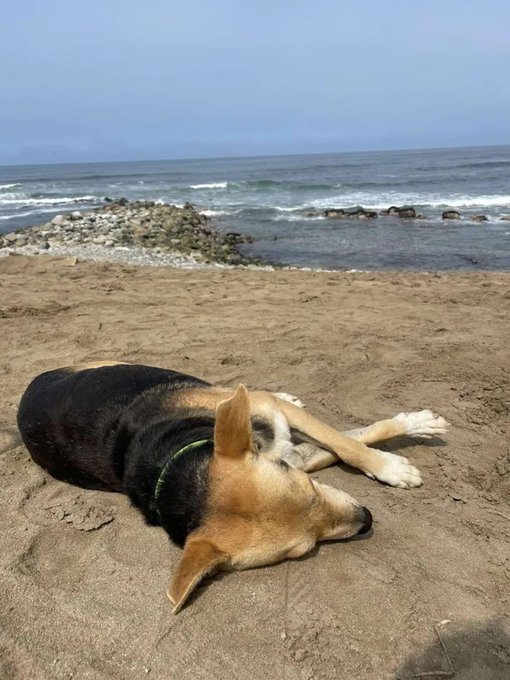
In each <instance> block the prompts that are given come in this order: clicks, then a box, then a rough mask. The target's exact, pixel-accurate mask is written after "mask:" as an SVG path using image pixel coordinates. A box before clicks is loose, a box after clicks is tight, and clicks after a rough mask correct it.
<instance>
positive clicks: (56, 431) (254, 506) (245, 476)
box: [18, 361, 447, 613]
mask: <svg viewBox="0 0 510 680" xmlns="http://www.w3.org/2000/svg"><path fill="white" fill-rule="evenodd" d="M18 428H19V432H20V434H21V438H22V440H23V442H24V444H25V446H26V447H27V449H28V451H29V452H30V455H31V456H32V458H33V460H34V461H35V462H36V463H38V464H39V465H40V466H42V467H43V468H44V469H45V470H47V471H48V472H49V473H50V474H51V475H52V476H53V477H55V478H57V479H59V480H63V481H66V482H70V483H71V484H76V485H78V486H81V487H85V488H89V489H102V490H105V491H117V492H120V493H124V494H127V495H128V496H129V498H130V499H131V501H132V503H133V504H134V505H135V506H136V507H137V508H139V509H140V511H141V512H142V513H143V516H144V517H145V519H146V521H147V522H148V523H149V524H151V525H158V526H161V527H163V529H164V530H165V531H166V532H167V534H168V535H169V537H170V539H171V540H172V541H173V542H174V543H176V544H177V545H178V546H180V547H181V548H183V552H182V556H181V558H180V561H179V563H178V565H177V567H176V570H175V572H174V574H173V576H172V578H171V580H170V582H169V586H168V591H167V594H168V597H169V598H170V600H171V602H172V603H173V611H174V612H175V613H177V612H178V611H179V610H180V609H181V608H182V606H183V605H184V603H185V602H186V600H187V599H188V598H189V596H190V594H191V593H192V591H193V589H194V588H195V587H196V586H197V584H198V583H199V582H200V581H201V580H202V579H203V578H204V576H206V575H207V574H210V573H211V572H213V571H216V570H230V569H246V568H249V567H258V566H262V565H268V564H273V563H276V562H279V561H281V560H284V559H287V558H297V557H300V556H302V555H304V554H305V553H307V552H309V551H310V550H312V549H313V547H314V546H315V545H316V543H317V542H318V541H325V540H334V539H346V538H350V537H353V536H356V535H360V534H366V533H367V532H368V531H369V530H370V528H371V525H372V515H371V513H370V511H369V510H368V509H367V508H365V507H364V506H362V505H361V504H360V503H358V502H357V501H356V500H354V498H351V496H349V495H348V494H346V493H344V492H343V491H340V490H338V489H335V488H333V487H331V486H328V485H325V484H320V483H318V482H317V481H315V480H313V479H311V478H310V477H309V475H308V474H307V473H309V472H313V471H316V470H320V469H322V468H324V467H326V466H328V465H332V464H333V463H336V462H337V461H338V460H339V459H340V460H343V461H344V462H346V463H348V464H349V465H351V466H353V467H355V468H358V469H359V470H361V471H363V472H364V473H365V474H366V475H367V476H368V477H370V478H372V479H378V480H379V481H381V482H384V483H386V484H389V485H391V486H395V487H400V488H403V489H410V488H412V487H418V486H420V485H421V484H422V478H421V475H420V473H419V471H418V470H417V469H416V468H415V467H414V466H412V465H411V464H410V463H409V461H408V460H407V459H406V458H404V457H402V456H398V455H395V454H393V453H389V452H385V451H380V450H377V449H373V448H369V447H368V446H367V445H368V444H373V443H374V442H380V441H384V440H387V439H390V438H392V437H396V436H400V435H410V436H412V437H425V438H427V437H433V436H435V435H439V434H443V433H444V432H445V431H446V428H447V423H446V421H445V420H444V419H443V418H441V417H439V416H436V415H434V414H433V413H432V412H431V411H429V410H425V411H420V412H417V413H399V414H398V415H397V416H395V417H394V418H391V419H390V420H383V421H380V422H377V423H375V424H373V425H371V426H369V427H365V428H362V429H358V430H352V431H350V432H344V433H343V434H342V433H340V432H338V431H336V430H335V429H333V428H332V427H330V426H329V425H326V424H324V423H323V422H321V421H320V420H319V419H317V418H315V417H314V416H312V415H311V414H310V413H309V412H308V411H307V410H304V409H303V405H302V404H301V402H300V401H299V400H298V399H297V398H295V397H292V396H290V395H287V394H285V393H276V394H275V393H271V392H268V391H248V390H247V389H246V387H245V386H244V385H239V387H238V388H237V389H236V390H232V389H227V388H224V387H217V386H214V385H211V384H209V383H207V382H205V381H203V380H200V379H199V378H195V377H193V376H189V375H185V374H183V373H178V372H176V371H172V370H168V369H163V368H155V367H151V366H144V365H136V364H128V363H124V362H115V361H104V362H95V363H89V364H82V365H78V366H73V367H67V368H60V369H57V370H52V371H48V372H46V373H42V374H41V375H39V376H38V377H36V378H35V379H34V380H33V381H32V382H31V383H30V385H29V386H28V388H27V389H26V391H25V393H24V395H23V397H22V399H21V402H20V406H19V411H18Z"/></svg>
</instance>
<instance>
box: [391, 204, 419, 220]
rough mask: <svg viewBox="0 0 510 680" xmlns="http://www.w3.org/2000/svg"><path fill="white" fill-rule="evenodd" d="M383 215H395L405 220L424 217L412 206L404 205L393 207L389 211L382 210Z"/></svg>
mask: <svg viewBox="0 0 510 680" xmlns="http://www.w3.org/2000/svg"><path fill="white" fill-rule="evenodd" d="M381 215H394V216H395V217H402V218H403V219H416V218H422V217H423V215H418V214H417V212H416V210H415V209H414V208H413V207H412V206H410V205H404V206H402V207H399V206H396V205H392V206H390V207H389V208H388V209H387V210H381Z"/></svg>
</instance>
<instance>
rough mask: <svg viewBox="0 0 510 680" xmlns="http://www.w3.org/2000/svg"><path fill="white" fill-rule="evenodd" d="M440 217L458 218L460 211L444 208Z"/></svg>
mask: <svg viewBox="0 0 510 680" xmlns="http://www.w3.org/2000/svg"><path fill="white" fill-rule="evenodd" d="M442 218H443V220H460V212H459V211H458V210H445V212H444V213H443V215H442Z"/></svg>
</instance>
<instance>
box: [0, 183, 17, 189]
mask: <svg viewBox="0 0 510 680" xmlns="http://www.w3.org/2000/svg"><path fill="white" fill-rule="evenodd" d="M20 186H21V184H0V190H2V189H13V188H14V187H20Z"/></svg>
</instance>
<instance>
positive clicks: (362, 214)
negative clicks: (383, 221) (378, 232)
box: [346, 205, 377, 220]
mask: <svg viewBox="0 0 510 680" xmlns="http://www.w3.org/2000/svg"><path fill="white" fill-rule="evenodd" d="M346 215H347V216H348V217H357V218H358V219H361V220H367V219H374V217H377V212H376V211H375V210H366V209H365V208H363V207H362V206H360V205H358V206H356V207H355V208H353V209H352V210H348V211H347V212H346Z"/></svg>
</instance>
